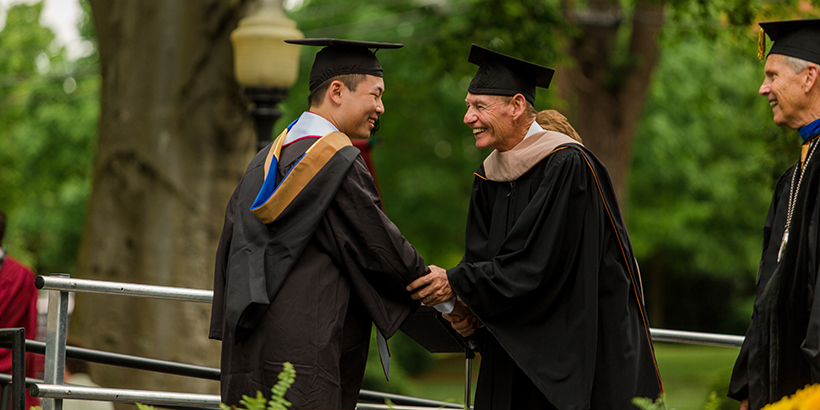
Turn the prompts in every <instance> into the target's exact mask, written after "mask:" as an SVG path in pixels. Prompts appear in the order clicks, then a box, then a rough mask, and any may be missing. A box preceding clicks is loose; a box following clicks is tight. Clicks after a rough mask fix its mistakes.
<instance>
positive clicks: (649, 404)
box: [632, 397, 666, 410]
mask: <svg viewBox="0 0 820 410" xmlns="http://www.w3.org/2000/svg"><path fill="white" fill-rule="evenodd" d="M632 404H634V405H635V406H637V407H638V408H639V409H641V410H665V409H666V406H665V405H664V404H663V397H658V399H657V400H655V401H652V399H649V398H646V397H635V398H633V399H632Z"/></svg>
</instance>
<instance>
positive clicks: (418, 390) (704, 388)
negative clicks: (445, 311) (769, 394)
mask: <svg viewBox="0 0 820 410" xmlns="http://www.w3.org/2000/svg"><path fill="white" fill-rule="evenodd" d="M738 350H739V349H737V348H728V347H715V346H691V345H679V344H667V343H658V344H656V345H655V356H656V359H657V361H658V367H659V369H660V371H661V378H662V380H663V385H664V390H665V392H666V405H667V406H666V408H667V409H668V410H672V409H676V410H702V409H703V405H704V404H705V403H706V400H707V398H708V397H709V393H710V392H711V391H713V390H715V391H717V393H718V395H719V396H725V395H726V389H727V388H728V385H729V377H730V376H731V374H732V366H733V365H734V362H735V359H736V358H737V354H738ZM435 356H436V364H435V366H434V368H433V369H432V370H430V371H429V372H426V373H424V374H423V375H421V376H418V377H414V378H411V379H410V380H409V381H408V383H407V389H408V393H409V395H412V396H416V397H423V398H428V399H434V400H442V401H454V402H457V403H463V402H464V357H463V356H460V355H457V354H447V355H444V354H440V355H435ZM479 363H480V359H478V358H477V359H476V360H474V361H473V373H474V375H473V379H472V381H473V390H472V391H473V393H475V381H476V379H477V377H478V367H479ZM733 408H736V407H730V406H724V407H723V410H732V409H733Z"/></svg>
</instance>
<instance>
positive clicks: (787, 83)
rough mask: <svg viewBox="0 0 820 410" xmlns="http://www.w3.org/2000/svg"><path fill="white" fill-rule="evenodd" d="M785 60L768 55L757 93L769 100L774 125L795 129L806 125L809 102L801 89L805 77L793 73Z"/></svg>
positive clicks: (776, 55)
mask: <svg viewBox="0 0 820 410" xmlns="http://www.w3.org/2000/svg"><path fill="white" fill-rule="evenodd" d="M785 59H786V57H784V56H783V55H781V54H770V55H769V57H768V58H767V59H766V67H765V71H764V73H765V75H766V78H765V79H764V80H763V84H761V85H760V90H759V91H758V92H759V93H760V95H762V96H765V97H766V98H767V99H768V100H769V105H770V106H771V107H772V114H774V123H775V124H777V125H779V126H781V127H789V128H792V129H797V128H800V127H802V126H804V125H806V124H808V122H806V119H805V118H804V116H805V115H806V112H805V111H806V109H807V108H808V102H809V101H808V98H807V95H806V92H805V89H804V87H803V86H804V81H803V80H804V79H805V76H804V75H802V73H795V72H794V70H792V68H791V67H789V66H788V65H787V64H786V62H785ZM803 71H806V69H803ZM809 121H811V120H809Z"/></svg>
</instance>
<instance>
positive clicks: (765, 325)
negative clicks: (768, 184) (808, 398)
mask: <svg viewBox="0 0 820 410" xmlns="http://www.w3.org/2000/svg"><path fill="white" fill-rule="evenodd" d="M799 167H800V165H799V164H796V165H795V166H793V167H792V168H789V170H788V171H786V173H784V174H783V175H782V176H781V177H780V179H779V180H778V182H777V185H776V187H775V192H774V195H773V198H772V204H771V206H770V207H769V213H768V215H767V217H766V222H765V225H764V228H763V254H762V257H761V260H760V266H759V269H758V276H757V294H756V296H755V303H754V308H753V312H752V321H751V323H750V325H749V329H748V330H747V332H746V339H745V340H744V342H743V346H742V347H741V349H740V354H739V356H738V359H737V362H736V363H735V368H734V371H733V372H732V380H731V384H730V387H729V396H730V397H732V398H735V399H737V400H742V399H744V398H748V399H749V408H750V409H752V410H759V409H761V408H763V407H764V406H765V405H766V404H768V403H773V402H775V401H778V400H780V399H781V398H783V397H784V396H788V395H791V394H793V393H794V392H795V391H796V390H798V389H801V388H803V387H805V385H807V384H814V383H818V382H820V294H818V293H817V292H815V289H816V288H817V286H818V282H817V281H818V275H817V271H818V264H820V261H819V260H818V256H819V255H818V240H820V232H818V223H820V158H818V157H817V153H815V154H814V156H813V157H812V159H811V160H810V161H809V163H808V164H807V165H806V171H805V174H804V175H803V181H802V183H801V184H800V185H801V186H800V189H799V192H798V195H797V199H796V202H795V205H794V210H793V216H792V223H791V228H790V232H789V241H788V243H787V245H786V247H785V249H784V250H783V255H782V256H781V261H780V263H778V262H777V254H778V251H779V249H780V244H781V241H782V238H783V232H784V231H785V225H786V219H787V213H788V206H789V205H788V204H789V191H790V185H791V182H792V176H793V175H794V170H795V168H796V169H797V178H799V175H800V168H799Z"/></svg>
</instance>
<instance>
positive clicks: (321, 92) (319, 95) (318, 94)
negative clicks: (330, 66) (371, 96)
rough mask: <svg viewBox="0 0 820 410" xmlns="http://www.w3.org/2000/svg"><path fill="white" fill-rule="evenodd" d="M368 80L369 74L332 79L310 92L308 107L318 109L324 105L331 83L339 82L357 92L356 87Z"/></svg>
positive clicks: (338, 76)
mask: <svg viewBox="0 0 820 410" xmlns="http://www.w3.org/2000/svg"><path fill="white" fill-rule="evenodd" d="M366 78H367V74H344V75H337V76H336V77H332V78H329V79H327V80H326V81H325V82H323V83H322V84H320V85H319V86H318V87H316V89H315V90H313V91H311V92H310V95H308V106H309V107H318V106H319V105H321V104H322V102H323V101H324V100H325V93H326V92H327V88H328V87H330V83H332V82H334V81H336V80H339V81H341V82H342V84H344V85H345V87H347V89H348V90H350V91H356V87H358V86H359V84H360V83H361V82H362V81H364V80H365V79H366Z"/></svg>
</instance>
